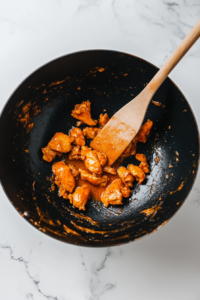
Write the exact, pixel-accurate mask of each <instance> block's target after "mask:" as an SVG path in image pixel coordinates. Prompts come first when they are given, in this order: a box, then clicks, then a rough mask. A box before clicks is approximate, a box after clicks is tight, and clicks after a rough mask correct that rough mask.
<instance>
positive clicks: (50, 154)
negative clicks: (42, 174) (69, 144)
mask: <svg viewBox="0 0 200 300" xmlns="http://www.w3.org/2000/svg"><path fill="white" fill-rule="evenodd" d="M42 153H43V157H42V158H43V159H44V160H46V161H48V162H51V161H52V160H53V159H54V158H55V157H56V155H58V156H61V153H59V152H56V151H54V150H52V149H51V148H50V147H49V145H47V146H46V147H44V148H42Z"/></svg>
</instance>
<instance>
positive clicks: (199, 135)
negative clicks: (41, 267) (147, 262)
mask: <svg viewBox="0 0 200 300" xmlns="http://www.w3.org/2000/svg"><path fill="white" fill-rule="evenodd" d="M100 51H105V52H110V53H111V52H112V53H118V54H122V55H128V56H132V57H135V58H136V59H140V60H142V61H144V62H145V63H147V64H149V65H151V66H152V67H154V68H155V69H156V70H157V71H158V70H159V68H158V67H157V66H156V65H154V64H152V63H151V62H149V61H147V60H145V59H143V58H141V57H139V56H136V55H134V54H130V53H127V52H122V51H118V50H110V49H89V50H79V51H75V52H71V53H68V54H66V55H62V56H60V57H57V58H55V59H53V60H51V61H49V62H47V63H45V64H44V65H42V66H40V67H39V68H37V69H35V70H34V71H33V72H32V73H31V74H29V75H28V76H27V77H25V78H24V80H23V81H22V82H21V83H20V84H19V85H18V86H17V87H16V88H15V90H14V91H13V92H12V94H11V95H10V97H9V98H8V100H7V101H6V102H5V103H4V105H3V108H2V110H1V112H0V127H1V117H2V115H3V114H4V111H5V110H6V107H7V105H8V103H9V102H10V100H11V99H12V97H13V95H14V94H15V92H16V91H17V90H18V89H19V87H20V86H21V85H22V84H23V83H24V82H25V81H26V80H27V79H28V78H29V77H31V76H32V75H33V74H34V73H35V72H37V71H39V70H40V69H42V68H44V67H45V66H47V65H49V64H51V63H53V62H56V61H58V60H62V59H63V58H64V57H67V56H71V55H76V54H79V53H84V52H100ZM168 79H169V80H170V81H171V83H172V84H173V85H174V86H175V88H176V89H177V90H178V91H179V92H180V94H181V95H182V97H183V98H184V100H185V101H186V103H187V105H188V106H189V108H190V111H191V113H192V116H193V119H194V123H195V126H196V129H197V133H198V145H199V151H198V165H197V169H196V174H195V177H194V180H193V183H192V185H191V187H190V189H189V191H188V194H187V196H186V197H185V198H184V200H183V201H182V204H181V205H180V206H179V208H178V209H177V210H176V212H175V213H174V214H173V215H172V216H171V217H170V218H169V219H168V220H166V221H164V222H163V225H165V224H166V223H168V221H169V220H170V219H171V218H172V217H174V216H175V214H176V213H177V212H178V211H179V209H180V207H182V205H183V204H184V203H185V201H186V199H187V198H188V196H189V194H190V192H191V190H192V189H193V187H194V183H195V181H196V178H197V174H198V169H199V157H200V134H199V127H198V123H197V120H196V117H195V114H194V112H193V110H192V108H191V105H190V103H189V101H188V100H187V99H186V97H185V95H184V94H183V92H182V91H181V90H180V88H179V87H178V86H177V84H176V83H174V81H173V80H172V79H171V78H170V77H169V76H168ZM0 162H1V160H0ZM0 170H1V166H0ZM2 175H3V174H2V172H1V171H0V183H1V186H2V190H3V191H4V193H5V195H6V197H7V198H8V200H9V202H10V204H11V206H12V207H13V208H14V209H15V211H17V212H18V215H20V216H21V214H20V212H19V211H18V210H17V209H16V207H15V205H14V204H13V202H12V201H11V199H10V198H9V196H8V194H7V191H6V190H5V189H4V186H3V176H2ZM22 218H23V217H22ZM23 219H24V220H25V221H26V222H28V223H29V225H31V227H34V228H35V229H36V230H37V232H38V231H39V232H41V233H42V234H45V236H48V237H50V238H52V239H53V240H57V241H59V242H62V243H65V244H70V245H73V246H81V247H88V248H91V247H93V248H100V247H101V248H103V247H111V246H112V247H114V246H119V245H125V244H128V243H130V242H134V241H137V240H138V239H141V238H143V237H145V236H147V235H149V234H151V233H153V232H154V231H157V230H158V229H160V227H163V225H162V224H161V225H160V226H158V227H157V228H156V229H154V230H152V231H151V232H149V233H147V234H145V235H142V236H141V237H139V238H135V239H134V240H129V241H124V242H119V243H116V242H115V243H114V244H109V245H95V244H94V245H90V244H89V245H88V244H80V245H79V244H75V243H73V242H70V241H64V240H61V239H58V238H56V237H55V236H54V237H53V236H51V235H49V234H48V233H46V232H43V231H40V230H39V229H38V228H37V227H35V226H34V224H32V223H31V222H30V221H29V220H28V219H26V218H23Z"/></svg>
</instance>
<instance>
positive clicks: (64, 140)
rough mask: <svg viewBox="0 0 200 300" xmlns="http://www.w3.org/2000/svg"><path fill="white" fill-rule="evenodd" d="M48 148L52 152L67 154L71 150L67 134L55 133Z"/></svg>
mask: <svg viewBox="0 0 200 300" xmlns="http://www.w3.org/2000/svg"><path fill="white" fill-rule="evenodd" d="M48 146H49V147H50V148H51V149H52V150H54V151H58V152H61V153H67V152H69V151H70V150H71V139H70V137H69V136H68V135H67V134H64V133H62V132H56V134H55V135H54V136H53V138H52V139H51V140H50V142H49V143H48Z"/></svg>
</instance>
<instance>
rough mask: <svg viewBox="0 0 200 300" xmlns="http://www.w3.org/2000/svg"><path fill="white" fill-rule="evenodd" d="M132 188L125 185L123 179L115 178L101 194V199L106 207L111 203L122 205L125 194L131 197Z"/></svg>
mask: <svg viewBox="0 0 200 300" xmlns="http://www.w3.org/2000/svg"><path fill="white" fill-rule="evenodd" d="M130 194H131V190H129V189H128V188H127V187H125V186H124V184H123V182H122V180H121V179H115V180H114V181H113V182H112V183H111V184H110V185H109V186H108V187H107V189H106V190H105V192H104V193H103V194H102V195H101V201H102V202H103V203H104V205H105V207H108V205H109V204H111V205H121V204H123V203H122V200H123V196H124V197H129V196H130Z"/></svg>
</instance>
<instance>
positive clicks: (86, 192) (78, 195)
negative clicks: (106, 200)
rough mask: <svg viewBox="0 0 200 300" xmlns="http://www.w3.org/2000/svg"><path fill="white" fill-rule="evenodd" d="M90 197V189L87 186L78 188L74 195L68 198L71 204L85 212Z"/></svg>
mask: <svg viewBox="0 0 200 300" xmlns="http://www.w3.org/2000/svg"><path fill="white" fill-rule="evenodd" d="M89 196H90V187H89V186H88V185H86V184H84V185H82V186H81V187H77V188H76V190H75V192H74V193H73V194H70V195H69V196H68V198H69V201H70V203H71V204H72V205H73V206H75V207H77V208H78V209H79V210H85V205H86V203H87V201H88V199H89Z"/></svg>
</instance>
